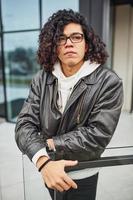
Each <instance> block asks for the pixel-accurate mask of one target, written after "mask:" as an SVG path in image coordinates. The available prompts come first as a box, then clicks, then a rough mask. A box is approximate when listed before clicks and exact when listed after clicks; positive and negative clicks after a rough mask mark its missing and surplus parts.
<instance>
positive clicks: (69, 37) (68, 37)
mask: <svg viewBox="0 0 133 200" xmlns="http://www.w3.org/2000/svg"><path fill="white" fill-rule="evenodd" d="M76 34H78V35H80V36H81V40H80V41H78V42H77V41H76V42H75V41H73V39H72V36H74V35H76ZM60 37H64V39H65V40H64V43H60V42H58V40H59V38H60ZM59 38H58V40H57V46H63V45H65V44H66V43H67V40H68V39H69V40H70V41H71V42H72V43H80V42H82V41H83V39H84V34H83V33H79V32H75V33H72V34H70V35H69V36H66V35H60V36H59Z"/></svg>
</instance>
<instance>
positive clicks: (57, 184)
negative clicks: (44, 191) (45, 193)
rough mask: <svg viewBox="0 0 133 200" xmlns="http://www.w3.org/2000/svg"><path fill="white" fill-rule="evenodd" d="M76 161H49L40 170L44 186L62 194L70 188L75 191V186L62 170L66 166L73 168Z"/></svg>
mask: <svg viewBox="0 0 133 200" xmlns="http://www.w3.org/2000/svg"><path fill="white" fill-rule="evenodd" d="M76 164H77V161H71V160H59V161H50V162H49V163H48V164H47V165H45V167H44V168H43V169H42V170H41V174H42V177H43V180H44V182H45V183H46V185H47V186H48V187H49V188H51V189H55V190H58V191H60V192H63V191H64V190H69V189H70V188H71V187H72V188H74V189H77V184H76V183H75V182H74V181H73V180H72V179H71V178H70V177H69V176H68V175H67V173H66V172H65V171H64V168H65V167H67V166H75V165H76Z"/></svg>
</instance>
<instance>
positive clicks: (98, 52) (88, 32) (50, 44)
mask: <svg viewBox="0 0 133 200" xmlns="http://www.w3.org/2000/svg"><path fill="white" fill-rule="evenodd" d="M71 22H72V23H76V24H80V25H81V27H82V30H83V33H84V37H85V41H86V43H87V44H88V45H89V48H88V51H87V52H86V53H85V57H84V60H88V59H89V60H90V61H91V62H96V63H99V64H104V63H105V62H106V60H107V57H108V53H107V52H106V50H105V46H106V45H105V44H104V43H103V42H102V41H101V39H100V37H99V36H98V35H96V34H95V33H94V30H93V29H92V27H91V26H90V25H88V24H87V21H86V19H85V18H84V16H82V15H81V14H80V13H78V12H74V11H73V10H72V9H69V10H66V9H63V10H59V11H57V12H56V13H54V14H53V15H52V16H51V17H49V19H48V21H47V22H46V23H45V25H44V26H43V28H42V30H41V33H40V35H39V47H38V51H37V57H38V62H39V64H40V65H41V66H42V67H44V68H45V70H46V71H52V70H53V66H54V64H55V62H56V61H57V60H58V56H57V51H56V49H57V44H56V42H57V38H58V37H59V36H60V35H62V34H63V30H64V27H65V26H66V25H68V24H69V23H71Z"/></svg>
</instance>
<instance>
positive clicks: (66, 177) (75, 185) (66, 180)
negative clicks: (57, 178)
mask: <svg viewBox="0 0 133 200" xmlns="http://www.w3.org/2000/svg"><path fill="white" fill-rule="evenodd" d="M64 181H65V182H66V183H67V184H68V185H69V186H71V187H72V188H74V189H77V188H78V186H77V184H76V183H75V182H74V181H73V180H72V179H71V178H70V177H69V176H68V175H67V174H66V175H65V176H64Z"/></svg>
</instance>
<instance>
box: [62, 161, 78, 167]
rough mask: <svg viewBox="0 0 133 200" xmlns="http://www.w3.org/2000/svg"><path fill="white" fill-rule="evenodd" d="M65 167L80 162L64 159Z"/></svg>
mask: <svg viewBox="0 0 133 200" xmlns="http://www.w3.org/2000/svg"><path fill="white" fill-rule="evenodd" d="M64 164H65V167H68V166H75V165H77V164H78V161H77V160H64Z"/></svg>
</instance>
